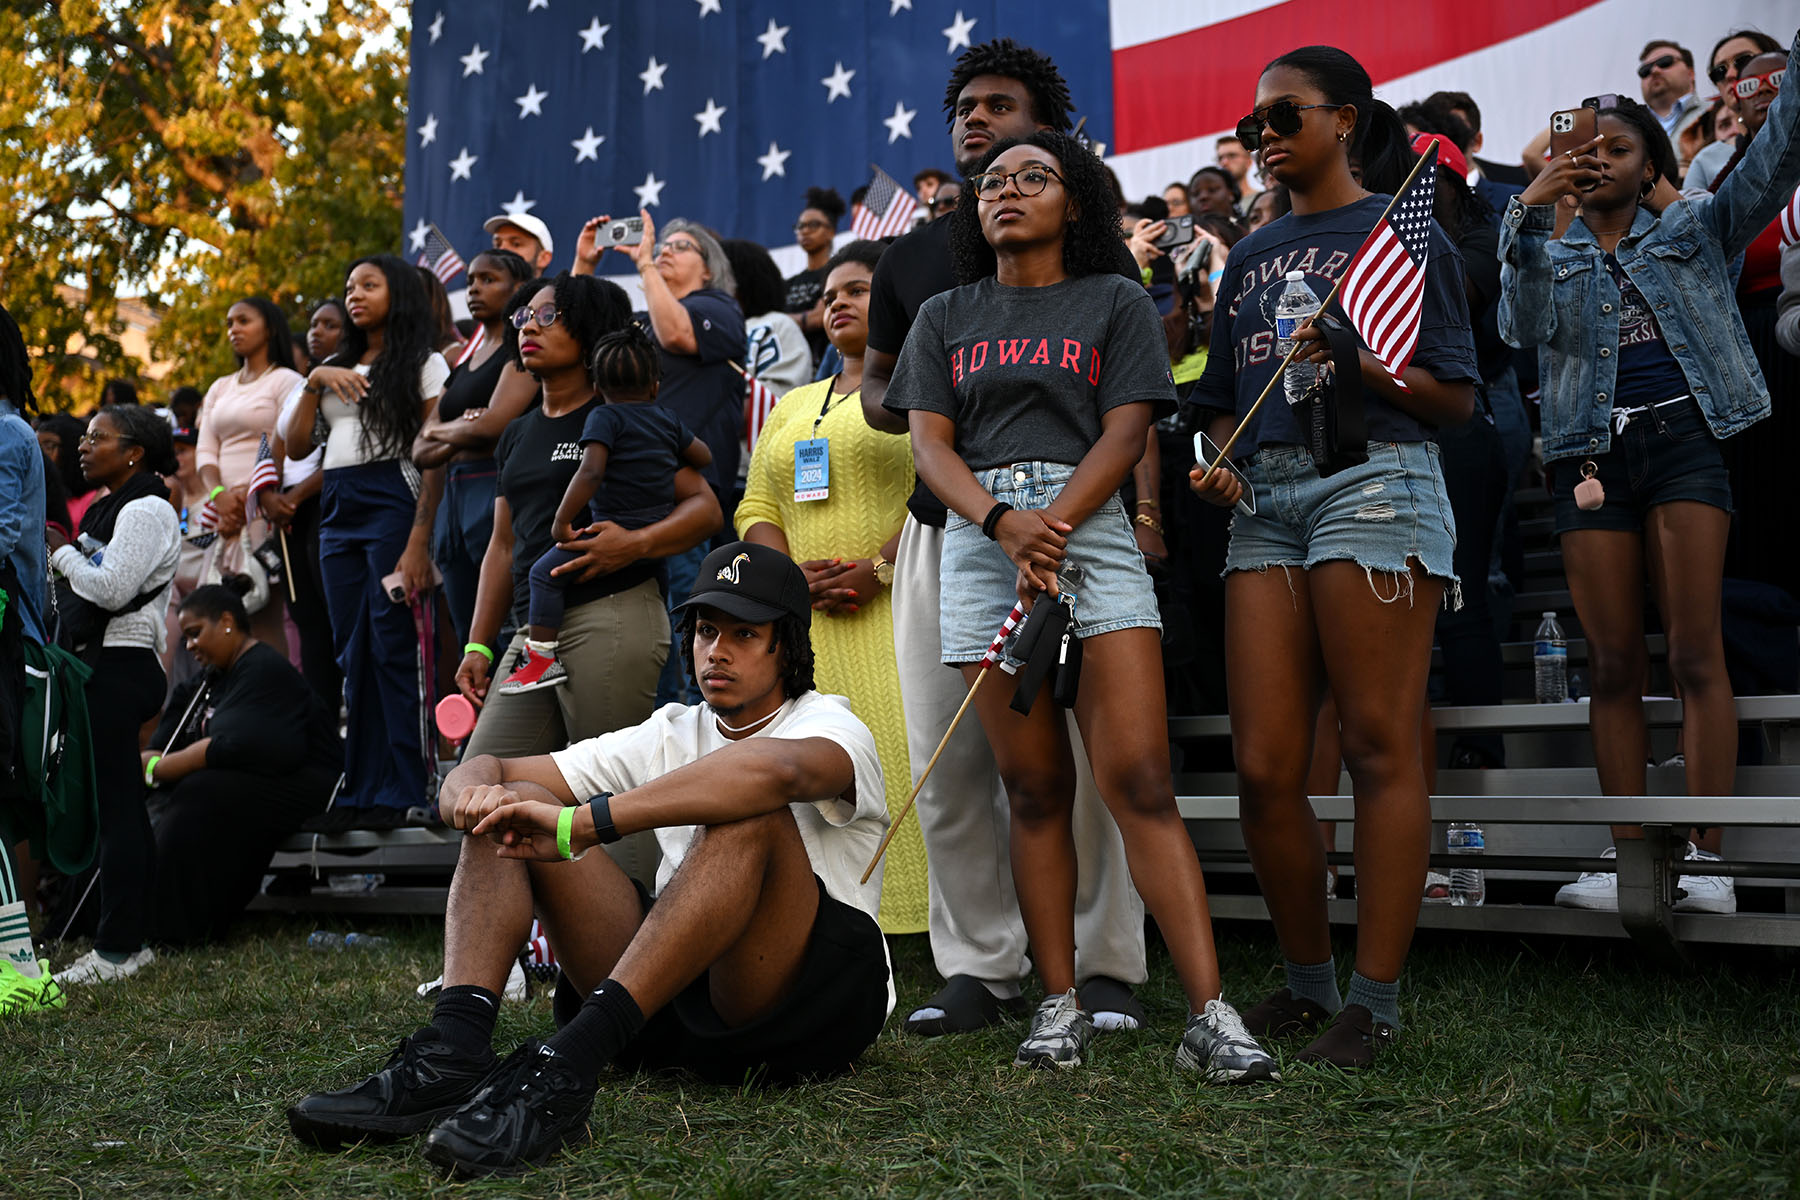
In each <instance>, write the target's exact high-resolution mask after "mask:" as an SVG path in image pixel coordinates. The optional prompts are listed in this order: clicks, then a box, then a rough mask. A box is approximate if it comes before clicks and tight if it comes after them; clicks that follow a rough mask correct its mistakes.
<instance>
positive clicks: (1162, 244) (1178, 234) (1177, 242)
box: [1150, 214, 1194, 250]
mask: <svg viewBox="0 0 1800 1200" xmlns="http://www.w3.org/2000/svg"><path fill="white" fill-rule="evenodd" d="M1164 225H1165V226H1166V227H1165V228H1164V229H1163V231H1162V232H1161V233H1159V234H1157V235H1156V240H1155V241H1154V242H1151V243H1150V244H1151V245H1152V246H1155V247H1156V248H1157V249H1158V250H1170V249H1173V248H1174V247H1176V246H1185V245H1187V244H1188V243H1189V242H1191V241H1193V240H1194V218H1193V215H1192V214H1189V215H1187V216H1181V217H1170V218H1168V219H1167V220H1166V221H1165V222H1164Z"/></svg>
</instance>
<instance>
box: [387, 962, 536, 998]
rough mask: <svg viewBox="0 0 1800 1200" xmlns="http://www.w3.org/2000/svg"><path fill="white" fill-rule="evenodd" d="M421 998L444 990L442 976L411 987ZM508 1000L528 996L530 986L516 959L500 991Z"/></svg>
mask: <svg viewBox="0 0 1800 1200" xmlns="http://www.w3.org/2000/svg"><path fill="white" fill-rule="evenodd" d="M413 990H414V991H415V992H417V993H418V994H419V999H421V1000H435V999H436V998H437V994H438V993H439V992H441V991H443V990H444V977H443V976H442V975H439V976H438V977H437V978H436V979H427V980H426V981H425V982H424V983H421V984H420V985H419V986H418V987H416V988H414V989H413ZM501 994H502V995H503V996H504V997H505V998H506V999H508V1000H524V999H527V998H529V997H530V995H531V989H530V986H529V985H528V984H527V983H526V982H525V967H524V965H523V964H522V963H520V962H519V960H518V959H516V958H515V959H514V960H513V965H512V970H511V971H509V972H507V975H506V990H505V991H504V992H502V993H501Z"/></svg>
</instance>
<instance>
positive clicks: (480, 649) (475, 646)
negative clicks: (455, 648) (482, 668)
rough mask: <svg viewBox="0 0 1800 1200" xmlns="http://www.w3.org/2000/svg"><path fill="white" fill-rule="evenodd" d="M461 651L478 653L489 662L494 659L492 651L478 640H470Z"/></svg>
mask: <svg viewBox="0 0 1800 1200" xmlns="http://www.w3.org/2000/svg"><path fill="white" fill-rule="evenodd" d="M463 653H464V654H479V655H481V656H482V657H483V658H485V659H487V660H488V661H489V662H490V663H491V662H493V661H494V652H493V651H492V650H489V649H488V648H487V647H486V646H484V645H482V644H481V643H480V642H470V643H469V644H468V645H466V646H464V647H463Z"/></svg>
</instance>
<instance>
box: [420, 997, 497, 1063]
mask: <svg viewBox="0 0 1800 1200" xmlns="http://www.w3.org/2000/svg"><path fill="white" fill-rule="evenodd" d="M499 1017H500V997H499V996H496V995H495V994H494V993H493V992H490V991H488V990H487V989H486V988H484V987H477V986H475V985H474V984H472V983H465V984H459V985H458V986H456V987H447V988H445V989H444V990H443V991H441V992H439V993H438V998H437V1007H435V1008H433V1009H432V1010H431V1025H430V1028H432V1029H435V1030H437V1033H438V1036H439V1037H441V1038H442V1039H443V1040H444V1041H446V1042H449V1043H450V1044H451V1045H452V1046H455V1047H456V1048H457V1049H458V1050H464V1051H467V1052H468V1053H470V1054H475V1055H479V1054H484V1053H486V1052H487V1051H488V1050H489V1048H490V1047H491V1045H492V1043H493V1040H494V1022H495V1021H496V1020H498V1019H499Z"/></svg>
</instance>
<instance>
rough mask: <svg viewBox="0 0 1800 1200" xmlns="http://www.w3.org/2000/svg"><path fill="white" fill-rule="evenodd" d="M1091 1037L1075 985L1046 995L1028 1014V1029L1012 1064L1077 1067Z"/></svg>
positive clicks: (1089, 1020)
mask: <svg viewBox="0 0 1800 1200" xmlns="http://www.w3.org/2000/svg"><path fill="white" fill-rule="evenodd" d="M1093 1040H1094V1022H1093V1019H1092V1018H1090V1017H1089V1016H1088V1015H1087V1014H1086V1013H1084V1012H1082V1011H1081V1002H1080V1000H1078V999H1077V998H1076V996H1075V989H1074V988H1070V989H1069V990H1068V991H1066V992H1062V993H1060V994H1059V995H1055V996H1045V997H1044V999H1043V1002H1042V1003H1040V1004H1039V1005H1038V1006H1037V1011H1036V1012H1035V1013H1032V1014H1031V1032H1030V1033H1029V1034H1028V1035H1026V1038H1025V1040H1024V1041H1022V1042H1020V1043H1019V1053H1018V1055H1017V1057H1015V1058H1014V1059H1013V1066H1015V1067H1079V1066H1080V1065H1081V1056H1082V1054H1083V1053H1085V1052H1086V1050H1087V1047H1088V1043H1089V1042H1091V1041H1093Z"/></svg>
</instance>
